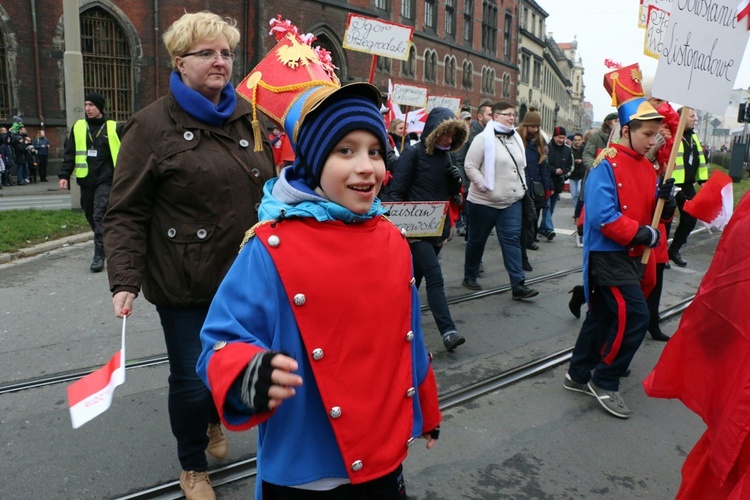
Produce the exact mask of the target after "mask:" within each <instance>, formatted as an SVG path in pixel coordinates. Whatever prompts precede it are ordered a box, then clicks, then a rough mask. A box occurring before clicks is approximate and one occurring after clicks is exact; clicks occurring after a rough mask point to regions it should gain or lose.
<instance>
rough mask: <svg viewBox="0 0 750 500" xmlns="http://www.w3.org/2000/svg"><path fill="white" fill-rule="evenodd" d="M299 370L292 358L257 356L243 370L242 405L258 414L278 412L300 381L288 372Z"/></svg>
mask: <svg viewBox="0 0 750 500" xmlns="http://www.w3.org/2000/svg"><path fill="white" fill-rule="evenodd" d="M298 368H299V365H298V364H297V361H296V360H295V359H294V358H291V357H289V356H286V355H284V354H279V353H277V352H273V351H268V352H262V353H258V354H256V355H255V356H254V357H253V359H251V360H250V363H249V364H248V365H247V368H245V373H244V375H243V379H242V402H243V403H245V404H246V405H247V406H248V407H249V408H251V409H252V410H254V411H257V412H263V411H270V410H273V409H274V408H278V407H279V406H280V405H281V403H283V402H284V400H285V399H289V398H291V397H293V396H294V395H295V394H296V391H295V389H294V388H295V387H298V386H301V385H302V377H300V376H299V375H295V374H293V373H291V372H293V371H296V370H297V369H298Z"/></svg>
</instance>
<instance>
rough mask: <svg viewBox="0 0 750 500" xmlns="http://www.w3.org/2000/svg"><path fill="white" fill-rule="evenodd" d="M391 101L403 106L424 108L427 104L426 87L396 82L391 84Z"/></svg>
mask: <svg viewBox="0 0 750 500" xmlns="http://www.w3.org/2000/svg"><path fill="white" fill-rule="evenodd" d="M391 101H393V102H395V103H396V104H403V105H404V106H411V107H414V108H424V107H425V106H426V105H427V87H417V86H416V85H402V84H400V83H397V84H395V85H394V86H393V92H392V93H391Z"/></svg>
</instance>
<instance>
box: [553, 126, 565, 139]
mask: <svg viewBox="0 0 750 500" xmlns="http://www.w3.org/2000/svg"><path fill="white" fill-rule="evenodd" d="M558 135H568V134H567V133H566V132H565V127H555V132H554V133H553V134H552V137H557V136H558Z"/></svg>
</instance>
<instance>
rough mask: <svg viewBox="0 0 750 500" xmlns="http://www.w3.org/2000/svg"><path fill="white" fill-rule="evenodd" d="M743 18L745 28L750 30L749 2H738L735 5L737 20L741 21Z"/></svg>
mask: <svg viewBox="0 0 750 500" xmlns="http://www.w3.org/2000/svg"><path fill="white" fill-rule="evenodd" d="M744 17H747V27H748V29H750V0H740V3H739V4H738V5H737V20H738V21H742V18H744Z"/></svg>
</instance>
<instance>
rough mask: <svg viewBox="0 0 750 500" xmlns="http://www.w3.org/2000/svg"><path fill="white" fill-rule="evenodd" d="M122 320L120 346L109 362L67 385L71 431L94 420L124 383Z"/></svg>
mask: <svg viewBox="0 0 750 500" xmlns="http://www.w3.org/2000/svg"><path fill="white" fill-rule="evenodd" d="M123 313H124V316H123V317H122V345H121V347H120V350H119V351H117V352H116V353H115V355H114V356H112V357H111V358H110V360H109V362H108V363H107V364H106V365H104V366H102V367H101V368H99V369H98V370H96V371H95V372H93V373H90V374H88V375H86V376H85V377H83V378H82V379H80V380H77V381H76V382H74V383H72V384H71V385H70V386H68V406H69V407H70V419H71V421H72V422H73V428H74V429H78V428H79V427H80V426H82V425H83V424H85V423H86V422H88V421H90V420H93V419H94V418H96V417H98V416H99V415H101V414H102V413H104V412H105V411H107V409H108V408H109V406H110V405H111V404H112V395H113V394H114V392H115V387H117V386H118V385H122V384H123V383H125V321H126V318H127V311H123Z"/></svg>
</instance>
